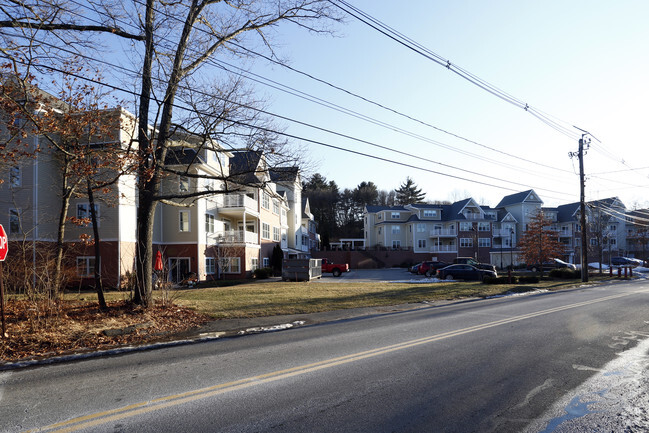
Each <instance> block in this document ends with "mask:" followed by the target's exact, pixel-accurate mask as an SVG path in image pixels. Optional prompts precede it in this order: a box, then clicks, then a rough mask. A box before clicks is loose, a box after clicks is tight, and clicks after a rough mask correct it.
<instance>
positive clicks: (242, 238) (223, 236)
mask: <svg viewBox="0 0 649 433" xmlns="http://www.w3.org/2000/svg"><path fill="white" fill-rule="evenodd" d="M216 239H217V241H218V242H219V243H221V244H243V243H246V244H259V236H258V234H257V233H254V232H248V231H245V230H226V231H224V232H221V233H218V234H217V236H216Z"/></svg>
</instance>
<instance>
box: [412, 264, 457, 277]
mask: <svg viewBox="0 0 649 433" xmlns="http://www.w3.org/2000/svg"><path fill="white" fill-rule="evenodd" d="M449 264H450V263H446V262H437V261H429V262H421V265H420V266H419V272H418V273H419V275H426V276H427V277H430V276H432V275H435V272H437V270H438V269H441V268H445V267H446V266H448V265H449Z"/></svg>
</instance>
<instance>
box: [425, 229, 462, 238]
mask: <svg viewBox="0 0 649 433" xmlns="http://www.w3.org/2000/svg"><path fill="white" fill-rule="evenodd" d="M441 236H452V237H455V236H457V231H456V230H455V229H454V228H452V229H432V230H431V231H430V237H431V238H437V237H441Z"/></svg>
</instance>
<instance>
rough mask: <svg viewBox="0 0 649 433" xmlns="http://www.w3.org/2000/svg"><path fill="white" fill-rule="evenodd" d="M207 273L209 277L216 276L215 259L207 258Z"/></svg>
mask: <svg viewBox="0 0 649 433" xmlns="http://www.w3.org/2000/svg"><path fill="white" fill-rule="evenodd" d="M205 273H206V274H208V275H212V274H216V260H215V259H214V257H205Z"/></svg>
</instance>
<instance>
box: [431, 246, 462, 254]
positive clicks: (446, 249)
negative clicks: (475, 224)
mask: <svg viewBox="0 0 649 433" xmlns="http://www.w3.org/2000/svg"><path fill="white" fill-rule="evenodd" d="M430 252H431V253H457V245H433V246H431V247H430Z"/></svg>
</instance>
